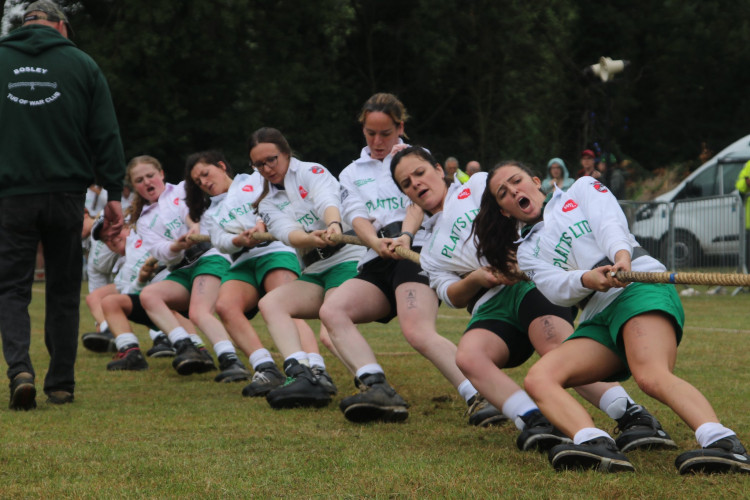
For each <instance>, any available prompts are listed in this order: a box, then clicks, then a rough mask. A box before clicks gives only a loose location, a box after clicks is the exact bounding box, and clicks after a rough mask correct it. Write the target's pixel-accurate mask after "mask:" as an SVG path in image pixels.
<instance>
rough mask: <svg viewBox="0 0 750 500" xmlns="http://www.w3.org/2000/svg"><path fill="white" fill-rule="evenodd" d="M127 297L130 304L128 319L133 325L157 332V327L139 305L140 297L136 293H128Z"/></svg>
mask: <svg viewBox="0 0 750 500" xmlns="http://www.w3.org/2000/svg"><path fill="white" fill-rule="evenodd" d="M128 297H129V298H130V303H131V304H132V309H131V311H130V315H129V316H128V319H129V320H130V321H132V322H133V323H138V324H139V325H145V326H147V327H149V328H150V329H152V330H158V329H159V327H158V326H156V325H155V324H154V322H153V321H151V318H149V317H148V314H147V313H146V310H145V309H144V308H143V306H142V305H141V297H140V295H138V294H136V293H129V294H128Z"/></svg>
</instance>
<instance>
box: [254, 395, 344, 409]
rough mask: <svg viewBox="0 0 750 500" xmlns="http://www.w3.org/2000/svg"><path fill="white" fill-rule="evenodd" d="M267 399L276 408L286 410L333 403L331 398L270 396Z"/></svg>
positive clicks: (317, 406)
mask: <svg viewBox="0 0 750 500" xmlns="http://www.w3.org/2000/svg"><path fill="white" fill-rule="evenodd" d="M266 401H268V404H269V405H271V408H273V409H274V410H285V409H291V408H323V407H324V406H328V405H329V404H331V398H330V397H329V398H306V397H293V398H268V397H266Z"/></svg>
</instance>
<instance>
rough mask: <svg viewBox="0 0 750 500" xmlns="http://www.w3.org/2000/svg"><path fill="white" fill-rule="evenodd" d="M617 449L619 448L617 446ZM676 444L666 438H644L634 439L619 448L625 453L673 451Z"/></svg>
mask: <svg viewBox="0 0 750 500" xmlns="http://www.w3.org/2000/svg"><path fill="white" fill-rule="evenodd" d="M618 448H620V447H619V446H618ZM675 449H677V443H675V442H674V441H672V440H671V439H668V438H666V439H665V438H660V437H646V438H641V439H636V440H635V441H631V442H630V443H628V444H626V445H625V446H624V447H622V448H620V451H621V452H623V453H626V452H628V451H633V450H675Z"/></svg>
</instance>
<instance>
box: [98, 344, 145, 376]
mask: <svg viewBox="0 0 750 500" xmlns="http://www.w3.org/2000/svg"><path fill="white" fill-rule="evenodd" d="M147 369H148V363H146V359H145V358H144V357H143V353H142V352H141V348H140V347H138V346H137V345H135V344H132V345H128V346H125V347H123V348H122V349H121V350H120V352H118V353H117V355H115V359H114V361H110V362H109V363H107V370H109V371H120V370H128V371H141V370H147Z"/></svg>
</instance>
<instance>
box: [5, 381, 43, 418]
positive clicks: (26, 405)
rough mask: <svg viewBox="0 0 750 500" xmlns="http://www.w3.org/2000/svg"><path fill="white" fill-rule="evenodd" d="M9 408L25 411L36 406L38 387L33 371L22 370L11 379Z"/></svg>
mask: <svg viewBox="0 0 750 500" xmlns="http://www.w3.org/2000/svg"><path fill="white" fill-rule="evenodd" d="M8 408H10V409H11V410H24V411H27V410H33V409H34V408H36V387H35V386H34V376H33V375H32V374H31V373H28V372H21V373H18V374H16V376H14V377H13V378H12V379H11V381H10V403H8Z"/></svg>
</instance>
